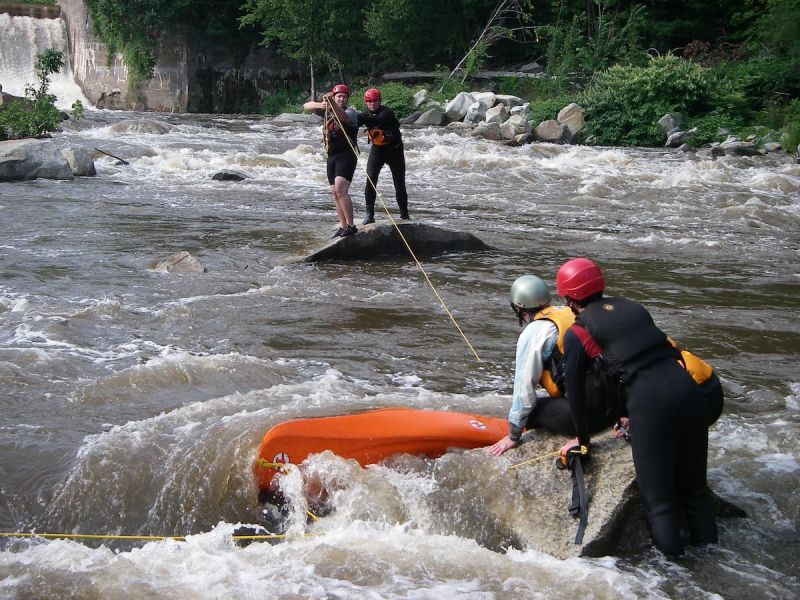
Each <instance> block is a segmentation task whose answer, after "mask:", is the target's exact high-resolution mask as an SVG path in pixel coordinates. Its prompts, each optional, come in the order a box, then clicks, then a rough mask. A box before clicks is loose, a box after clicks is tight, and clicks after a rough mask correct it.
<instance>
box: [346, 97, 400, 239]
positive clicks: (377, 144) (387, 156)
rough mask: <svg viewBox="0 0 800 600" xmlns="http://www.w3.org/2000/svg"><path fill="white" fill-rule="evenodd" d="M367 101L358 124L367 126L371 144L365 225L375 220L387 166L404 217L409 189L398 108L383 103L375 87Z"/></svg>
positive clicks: (365, 198)
mask: <svg viewBox="0 0 800 600" xmlns="http://www.w3.org/2000/svg"><path fill="white" fill-rule="evenodd" d="M364 103H365V104H366V105H367V110H365V111H364V112H360V113H358V124H359V125H364V126H366V128H367V138H368V139H369V143H370V144H371V148H370V151H369V158H368V159H367V187H366V189H365V190H364V201H365V203H366V208H367V213H366V216H365V217H364V225H369V224H370V223H374V222H375V198H376V196H377V190H376V189H375V186H377V185H378V177H379V176H380V174H381V169H383V165H389V169H390V170H391V171H392V181H393V182H394V193H395V196H396V197H397V206H398V207H399V208H400V218H401V219H408V218H409V216H408V192H407V191H406V157H405V153H404V151H403V137H402V135H401V134H400V122H399V121H398V120H397V117H396V116H395V114H394V111H393V110H392V109H391V108H389V107H388V106H384V105H383V104H381V93H380V91H379V90H376V89H375V88H370V89H368V90H367V91H366V92H364Z"/></svg>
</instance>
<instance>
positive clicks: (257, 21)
mask: <svg viewBox="0 0 800 600" xmlns="http://www.w3.org/2000/svg"><path fill="white" fill-rule="evenodd" d="M363 8H364V1H363V0H327V1H326V2H319V1H317V0H247V1H246V2H245V4H244V6H243V12H244V13H245V14H244V16H243V17H242V18H241V24H242V25H254V26H257V27H259V28H260V30H261V32H262V40H261V43H262V45H264V46H272V45H274V47H275V48H276V49H277V50H278V52H280V53H281V54H283V55H285V56H287V57H289V58H292V59H294V60H297V61H300V62H307V63H308V65H309V69H310V73H311V94H312V96H314V95H315V89H314V68H315V65H316V66H320V65H322V66H325V67H327V68H328V70H330V71H331V72H336V71H337V70H338V71H339V75H340V79H344V77H343V76H342V69H343V67H344V66H345V65H347V67H348V68H349V69H353V68H355V67H356V66H357V65H358V64H359V62H363V60H364V55H365V54H366V49H367V45H366V34H365V33H364V30H363V27H362V12H363Z"/></svg>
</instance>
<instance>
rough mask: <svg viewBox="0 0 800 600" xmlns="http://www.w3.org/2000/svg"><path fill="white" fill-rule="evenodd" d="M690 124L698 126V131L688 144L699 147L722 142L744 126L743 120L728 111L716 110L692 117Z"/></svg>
mask: <svg viewBox="0 0 800 600" xmlns="http://www.w3.org/2000/svg"><path fill="white" fill-rule="evenodd" d="M688 126H689V127H696V128H697V132H696V133H695V134H694V135H693V136H692V137H691V138H689V140H688V144H689V145H690V146H694V147H696V148H698V147H700V146H703V145H705V144H712V143H714V142H722V141H724V140H725V138H726V137H727V135H728V133H731V134H734V135H736V134H738V132H739V131H740V130H741V129H742V127H743V121H741V120H739V118H737V117H733V116H731V115H730V114H728V113H720V112H716V111H714V112H711V113H708V114H706V115H702V116H699V117H694V118H692V119H690V120H689V123H688ZM726 132H728V133H726Z"/></svg>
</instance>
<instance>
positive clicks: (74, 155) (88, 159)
mask: <svg viewBox="0 0 800 600" xmlns="http://www.w3.org/2000/svg"><path fill="white" fill-rule="evenodd" d="M61 155H62V156H63V157H64V158H65V159H67V164H69V168H70V169H71V170H72V174H73V175H75V176H76V177H94V176H95V175H97V170H96V169H95V168H94V153H93V152H91V151H90V150H88V149H87V148H62V149H61Z"/></svg>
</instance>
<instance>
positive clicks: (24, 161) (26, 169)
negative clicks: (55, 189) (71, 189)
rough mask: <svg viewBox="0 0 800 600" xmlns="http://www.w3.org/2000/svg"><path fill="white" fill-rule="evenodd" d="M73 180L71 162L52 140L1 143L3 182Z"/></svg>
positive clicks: (0, 169)
mask: <svg viewBox="0 0 800 600" xmlns="http://www.w3.org/2000/svg"><path fill="white" fill-rule="evenodd" d="M37 178H42V179H72V178H73V174H72V169H70V166H69V163H68V162H67V159H66V158H64V156H63V155H62V154H61V151H60V150H59V148H58V147H57V146H56V145H55V144H53V143H52V141H50V140H35V139H23V140H9V141H5V142H0V181H17V180H23V179H37Z"/></svg>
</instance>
